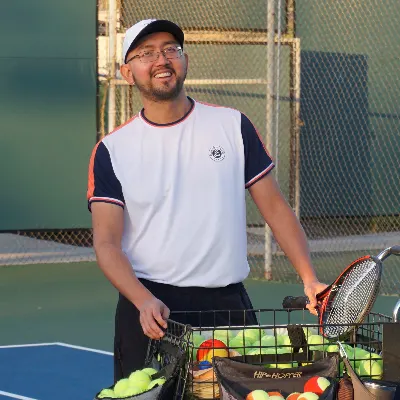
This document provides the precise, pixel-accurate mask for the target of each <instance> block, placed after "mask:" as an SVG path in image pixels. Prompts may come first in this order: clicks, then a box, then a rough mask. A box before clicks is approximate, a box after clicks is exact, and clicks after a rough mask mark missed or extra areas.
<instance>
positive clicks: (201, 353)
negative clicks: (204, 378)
mask: <svg viewBox="0 0 400 400" xmlns="http://www.w3.org/2000/svg"><path fill="white" fill-rule="evenodd" d="M214 356H217V357H228V356H229V352H228V348H227V347H226V344H225V343H224V342H222V341H221V340H218V339H208V340H205V341H204V342H203V343H202V344H201V345H200V347H199V349H198V350H197V355H196V358H197V361H209V362H211V360H212V358H213V357H214Z"/></svg>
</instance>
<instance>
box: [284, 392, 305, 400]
mask: <svg viewBox="0 0 400 400" xmlns="http://www.w3.org/2000/svg"><path fill="white" fill-rule="evenodd" d="M300 395H301V393H299V392H293V393H290V394H289V396H288V397H286V400H297V399H298V398H299V396H300Z"/></svg>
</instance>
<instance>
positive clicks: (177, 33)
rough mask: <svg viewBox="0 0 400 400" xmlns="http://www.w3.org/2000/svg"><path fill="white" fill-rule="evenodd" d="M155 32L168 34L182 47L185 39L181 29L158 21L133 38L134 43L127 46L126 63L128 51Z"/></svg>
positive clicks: (167, 22)
mask: <svg viewBox="0 0 400 400" xmlns="http://www.w3.org/2000/svg"><path fill="white" fill-rule="evenodd" d="M156 32H168V33H170V34H171V35H173V36H174V37H175V39H176V40H177V41H178V42H179V44H180V45H181V46H182V47H183V42H184V39H185V35H184V33H183V31H182V29H181V28H179V26H178V25H176V24H174V23H173V22H171V21H167V20H163V19H159V20H157V21H154V22H151V23H150V24H148V25H147V26H146V27H145V28H144V29H142V30H141V31H140V33H139V34H138V35H137V36H136V37H135V39H134V41H133V42H132V43H131V45H130V46H129V48H128V50H127V52H126V54H125V60H124V62H126V56H127V55H128V53H129V52H130V51H132V50H133V49H134V48H135V47H136V46H137V44H138V43H139V41H140V40H141V39H143V38H144V37H145V36H147V35H150V34H151V33H156Z"/></svg>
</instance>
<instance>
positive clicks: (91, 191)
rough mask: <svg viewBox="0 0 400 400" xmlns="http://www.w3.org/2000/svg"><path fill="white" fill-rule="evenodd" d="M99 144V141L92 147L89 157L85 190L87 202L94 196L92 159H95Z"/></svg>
mask: <svg viewBox="0 0 400 400" xmlns="http://www.w3.org/2000/svg"><path fill="white" fill-rule="evenodd" d="M100 143H101V141H100V142H98V143H97V144H96V146H95V147H94V149H93V151H92V155H91V157H90V161H89V174H88V175H89V177H88V189H87V194H86V197H87V199H88V200H89V199H90V198H92V197H93V194H94V159H95V158H96V151H97V148H98V147H99V144H100Z"/></svg>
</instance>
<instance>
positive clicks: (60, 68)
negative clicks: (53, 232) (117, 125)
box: [0, 0, 96, 230]
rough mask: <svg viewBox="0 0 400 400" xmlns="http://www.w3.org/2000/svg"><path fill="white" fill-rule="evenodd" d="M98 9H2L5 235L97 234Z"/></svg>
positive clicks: (1, 217) (41, 4)
mask: <svg viewBox="0 0 400 400" xmlns="http://www.w3.org/2000/svg"><path fill="white" fill-rule="evenodd" d="M95 141H96V1H95V0H69V1H53V0H38V1H30V0H15V1H12V2H11V1H7V2H5V1H4V2H0V165H1V171H2V173H1V174H0V187H1V196H0V229H1V230H13V229H56V228H78V227H89V226H90V216H89V215H88V212H87V209H86V206H85V204H86V203H85V202H86V199H85V191H86V182H87V166H88V161H89V157H90V152H91V150H92V148H93V146H94V145H95Z"/></svg>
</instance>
